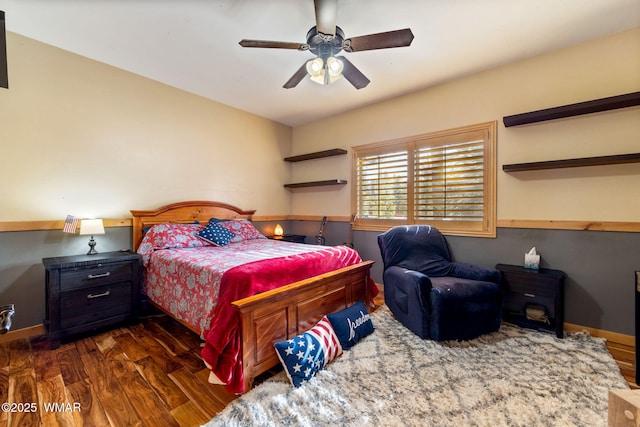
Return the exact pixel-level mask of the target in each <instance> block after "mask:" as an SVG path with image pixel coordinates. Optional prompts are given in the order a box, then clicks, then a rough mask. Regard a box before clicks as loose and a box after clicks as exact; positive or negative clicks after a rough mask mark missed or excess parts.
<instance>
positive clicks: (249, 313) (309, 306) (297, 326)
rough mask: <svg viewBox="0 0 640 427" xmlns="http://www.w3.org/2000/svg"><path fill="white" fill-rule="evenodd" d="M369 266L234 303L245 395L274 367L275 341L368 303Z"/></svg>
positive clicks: (329, 275) (369, 290)
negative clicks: (333, 315)
mask: <svg viewBox="0 0 640 427" xmlns="http://www.w3.org/2000/svg"><path fill="white" fill-rule="evenodd" d="M372 265H373V261H364V262H361V263H359V264H355V265H352V266H349V267H345V268H341V269H340V270H336V271H332V272H330V273H326V274H322V275H320V276H316V277H312V278H310V279H306V280H302V281H299V282H295V283H292V284H290V285H287V286H283V287H281V288H277V289H274V290H271V291H268V292H264V293H261V294H258V295H254V296H251V297H248V298H244V299H241V300H238V301H234V302H233V303H232V304H233V305H234V307H236V309H237V310H238V312H239V314H240V319H241V329H242V360H243V372H244V383H245V391H248V390H250V389H251V386H252V384H253V380H254V379H255V378H256V377H257V376H258V375H260V374H261V373H263V372H266V371H267V370H268V369H270V368H272V367H274V366H277V365H278V364H279V363H280V361H279V360H278V356H277V355H276V352H275V349H274V347H273V344H274V343H275V342H278V341H282V340H286V339H289V338H291V337H294V336H296V335H298V334H301V333H303V332H304V331H306V330H308V329H310V328H311V327H312V326H313V325H314V324H315V323H316V322H317V321H318V320H320V319H321V318H322V316H324V315H325V314H328V313H332V312H335V311H338V310H342V309H344V308H346V307H348V306H350V305H352V304H354V303H355V302H357V301H362V302H364V303H365V305H370V304H371V300H372V298H373V295H371V287H370V284H369V271H370V269H371V266H372Z"/></svg>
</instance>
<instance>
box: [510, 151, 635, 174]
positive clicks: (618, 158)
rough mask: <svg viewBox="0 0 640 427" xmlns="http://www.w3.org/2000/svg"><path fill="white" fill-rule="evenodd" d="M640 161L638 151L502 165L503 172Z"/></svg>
mask: <svg viewBox="0 0 640 427" xmlns="http://www.w3.org/2000/svg"><path fill="white" fill-rule="evenodd" d="M638 162H640V153H633V154H617V155H613V156H599V157H583V158H579V159H565V160H549V161H544V162H532V163H514V164H509V165H502V170H503V171H505V172H521V171H533V170H542V169H561V168H577V167H582V166H603V165H617V164H622V163H638Z"/></svg>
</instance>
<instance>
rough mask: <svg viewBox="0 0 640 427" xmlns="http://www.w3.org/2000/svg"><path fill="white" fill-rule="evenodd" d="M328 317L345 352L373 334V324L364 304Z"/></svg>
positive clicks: (355, 305)
mask: <svg viewBox="0 0 640 427" xmlns="http://www.w3.org/2000/svg"><path fill="white" fill-rule="evenodd" d="M327 317H328V318H329V321H330V322H331V326H333V330H334V331H336V335H337V336H338V339H339V340H340V344H342V348H343V349H344V350H349V349H350V348H351V347H353V346H354V345H355V344H356V343H357V342H358V341H360V340H361V339H362V338H364V337H366V336H367V335H369V334H372V333H373V323H372V322H371V318H370V317H369V312H368V311H367V307H365V306H364V304H363V303H362V302H357V303H355V304H354V305H352V306H351V307H348V308H345V309H344V310H341V311H338V312H337V313H333V314H328V315H327Z"/></svg>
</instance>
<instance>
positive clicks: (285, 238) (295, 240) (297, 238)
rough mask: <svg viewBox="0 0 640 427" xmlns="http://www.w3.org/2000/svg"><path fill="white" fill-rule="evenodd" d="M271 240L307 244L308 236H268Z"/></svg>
mask: <svg viewBox="0 0 640 427" xmlns="http://www.w3.org/2000/svg"><path fill="white" fill-rule="evenodd" d="M268 237H269V238H270V239H271V240H282V241H283V242H293V243H305V240H306V238H307V236H303V235H301V234H283V235H282V236H268Z"/></svg>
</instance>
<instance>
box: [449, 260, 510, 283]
mask: <svg viewBox="0 0 640 427" xmlns="http://www.w3.org/2000/svg"><path fill="white" fill-rule="evenodd" d="M449 274H450V275H451V276H454V277H459V278H461V279H471V280H481V281H483V282H493V283H497V284H500V272H499V271H498V270H496V269H494V268H487V267H482V266H480V265H474V264H467V263H465V262H452V263H451V272H450V273H449Z"/></svg>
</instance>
